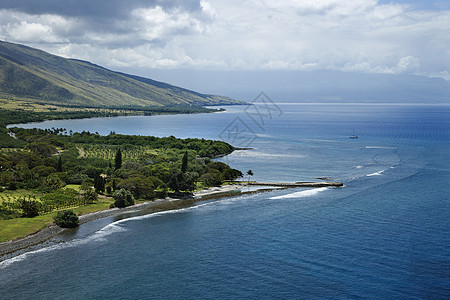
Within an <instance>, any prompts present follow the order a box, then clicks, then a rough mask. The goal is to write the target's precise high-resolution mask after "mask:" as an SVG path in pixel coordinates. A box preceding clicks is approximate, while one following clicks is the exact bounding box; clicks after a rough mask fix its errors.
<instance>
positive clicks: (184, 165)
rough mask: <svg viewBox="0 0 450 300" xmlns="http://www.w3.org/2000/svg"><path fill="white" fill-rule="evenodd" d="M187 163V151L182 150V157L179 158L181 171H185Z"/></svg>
mask: <svg viewBox="0 0 450 300" xmlns="http://www.w3.org/2000/svg"><path fill="white" fill-rule="evenodd" d="M187 165H188V152H187V151H186V152H184V155H183V159H182V160H181V173H183V174H184V173H186V170H187Z"/></svg>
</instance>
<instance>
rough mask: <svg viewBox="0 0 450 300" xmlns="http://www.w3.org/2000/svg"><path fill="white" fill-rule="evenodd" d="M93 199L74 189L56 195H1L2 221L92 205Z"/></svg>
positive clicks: (0, 217) (55, 193)
mask: <svg viewBox="0 0 450 300" xmlns="http://www.w3.org/2000/svg"><path fill="white" fill-rule="evenodd" d="M92 201H93V199H92V198H89V197H84V196H83V195H80V194H79V193H78V192H77V191H76V190H74V189H70V188H67V189H64V190H60V191H57V192H54V193H49V194H45V195H43V196H37V195H11V194H1V195H0V219H11V218H15V217H18V216H26V217H33V216H36V215H41V214H48V213H51V212H53V211H58V210H62V209H67V208H73V207H79V206H84V205H88V204H91V203H92Z"/></svg>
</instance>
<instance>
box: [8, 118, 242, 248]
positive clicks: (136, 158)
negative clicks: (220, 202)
mask: <svg viewBox="0 0 450 300" xmlns="http://www.w3.org/2000/svg"><path fill="white" fill-rule="evenodd" d="M10 119H14V120H17V119H19V116H16V115H12V116H11V118H9V120H8V119H6V120H5V123H10V122H11V120H10ZM0 131H1V132H2V133H4V137H6V139H5V140H6V142H5V143H3V142H1V141H0V146H1V147H2V148H0V227H1V229H0V235H1V238H0V241H5V237H6V239H11V238H17V237H20V236H23V235H27V234H30V233H32V232H34V231H36V230H39V229H41V228H42V227H45V226H46V225H47V224H49V223H51V222H52V220H53V219H54V218H55V217H57V213H58V212H61V211H65V210H67V209H70V210H72V211H74V213H77V214H80V213H87V212H91V211H96V210H101V209H106V208H109V207H126V206H129V205H133V204H134V203H135V202H136V201H148V200H153V199H156V198H161V197H166V196H168V195H169V196H172V197H186V196H190V195H191V193H192V192H193V191H194V190H196V189H199V188H206V187H210V186H216V185H220V184H222V183H223V182H224V181H227V180H235V179H236V178H238V177H242V173H241V172H240V171H239V170H235V169H231V168H230V167H229V166H228V165H226V164H224V163H222V162H215V161H214V160H213V158H214V157H218V156H222V155H226V154H229V153H231V152H232V151H233V147H232V146H231V145H229V144H227V143H225V142H222V141H212V140H205V139H178V138H175V137H173V136H170V137H164V138H159V137H151V136H136V135H120V134H116V133H114V132H111V133H110V134H108V135H106V136H101V135H99V134H97V133H90V132H80V133H77V132H75V133H74V132H69V133H68V132H67V131H66V130H65V129H63V128H56V129H55V128H53V129H46V130H42V129H23V128H10V129H6V128H5V127H2V128H0ZM11 141H12V143H11ZM8 146H14V147H8ZM60 216H62V215H61V213H60ZM66 217H67V216H66ZM64 218H65V217H64ZM67 218H68V217H67ZM20 224H22V225H20Z"/></svg>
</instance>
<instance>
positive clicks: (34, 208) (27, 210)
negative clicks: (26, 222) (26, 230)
mask: <svg viewBox="0 0 450 300" xmlns="http://www.w3.org/2000/svg"><path fill="white" fill-rule="evenodd" d="M17 203H18V204H19V207H20V209H21V210H22V216H23V217H25V218H34V217H36V216H38V215H39V210H40V208H41V204H40V203H39V202H37V201H35V200H27V199H25V197H23V198H21V199H19V200H17Z"/></svg>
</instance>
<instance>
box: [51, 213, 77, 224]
mask: <svg viewBox="0 0 450 300" xmlns="http://www.w3.org/2000/svg"><path fill="white" fill-rule="evenodd" d="M53 221H54V222H55V224H56V225H58V226H59V227H62V228H74V227H77V226H78V223H79V219H78V216H77V215H76V214H75V213H74V212H73V211H71V210H65V211H58V213H57V214H56V217H55V218H54V219H53Z"/></svg>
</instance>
